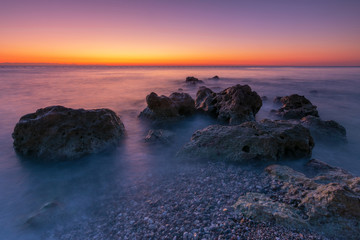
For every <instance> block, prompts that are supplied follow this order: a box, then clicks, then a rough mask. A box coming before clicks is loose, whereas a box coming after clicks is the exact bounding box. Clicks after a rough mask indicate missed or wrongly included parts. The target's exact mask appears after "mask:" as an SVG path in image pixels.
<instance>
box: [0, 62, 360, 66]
mask: <svg viewBox="0 0 360 240" xmlns="http://www.w3.org/2000/svg"><path fill="white" fill-rule="evenodd" d="M0 66H78V67H81V66H94V67H95V66H96V67H360V65H171V64H169V65H164V64H159V65H141V64H140V65H126V64H123V65H122V64H77V63H9V62H1V63H0Z"/></svg>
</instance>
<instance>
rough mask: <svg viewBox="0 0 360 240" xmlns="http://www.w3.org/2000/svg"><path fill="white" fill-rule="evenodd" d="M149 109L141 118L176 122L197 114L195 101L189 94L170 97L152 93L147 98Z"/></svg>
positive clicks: (175, 93)
mask: <svg viewBox="0 0 360 240" xmlns="http://www.w3.org/2000/svg"><path fill="white" fill-rule="evenodd" d="M146 103H147V105H148V106H147V107H146V108H145V109H144V110H143V111H142V112H141V113H140V115H139V117H140V118H146V119H150V120H160V121H163V120H174V119H178V118H180V117H183V116H188V115H191V114H193V113H194V112H195V101H194V100H193V99H192V97H191V96H190V95H189V94H187V93H179V92H174V93H172V94H171V95H170V96H169V97H166V96H164V95H162V96H158V95H157V94H156V93H154V92H152V93H150V94H149V95H147V96H146Z"/></svg>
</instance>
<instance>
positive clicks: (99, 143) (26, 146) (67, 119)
mask: <svg viewBox="0 0 360 240" xmlns="http://www.w3.org/2000/svg"><path fill="white" fill-rule="evenodd" d="M124 133H125V128H124V124H123V123H122V122H121V120H120V118H119V117H118V116H117V115H116V114H115V113H114V112H113V111H111V110H109V109H94V110H84V109H71V108H66V107H63V106H51V107H46V108H42V109H38V110H37V111H36V112H35V113H30V114H27V115H25V116H23V117H21V118H20V120H19V122H18V123H17V124H16V126H15V129H14V132H13V134H12V137H13V139H14V148H15V150H16V152H18V153H19V154H21V155H24V156H28V157H34V158H37V159H41V160H62V159H75V158H79V157H82V156H84V155H86V154H90V153H97V152H100V151H103V150H105V149H108V148H110V147H115V146H116V145H117V144H118V142H119V140H120V139H121V137H122V136H123V135H124Z"/></svg>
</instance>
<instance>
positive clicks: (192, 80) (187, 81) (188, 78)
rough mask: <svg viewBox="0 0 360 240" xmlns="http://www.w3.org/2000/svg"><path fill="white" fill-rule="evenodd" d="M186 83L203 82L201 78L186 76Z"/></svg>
mask: <svg viewBox="0 0 360 240" xmlns="http://www.w3.org/2000/svg"><path fill="white" fill-rule="evenodd" d="M185 82H186V83H190V84H197V83H203V81H202V80H199V79H198V78H196V77H187V78H186V80H185Z"/></svg>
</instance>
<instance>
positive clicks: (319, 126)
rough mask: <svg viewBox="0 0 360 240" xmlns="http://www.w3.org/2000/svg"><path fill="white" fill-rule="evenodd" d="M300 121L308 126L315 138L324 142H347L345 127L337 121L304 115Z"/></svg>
mask: <svg viewBox="0 0 360 240" xmlns="http://www.w3.org/2000/svg"><path fill="white" fill-rule="evenodd" d="M300 123H301V124H302V125H303V126H304V127H306V128H308V129H309V130H310V132H311V135H312V136H313V137H314V138H315V140H319V141H326V142H334V143H336V142H343V143H345V142H347V139H346V129H345V128H344V127H343V126H341V125H340V124H339V123H337V122H335V121H333V120H329V121H323V120H321V119H320V118H319V117H315V116H311V115H309V116H306V117H304V118H302V119H301V120H300Z"/></svg>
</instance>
